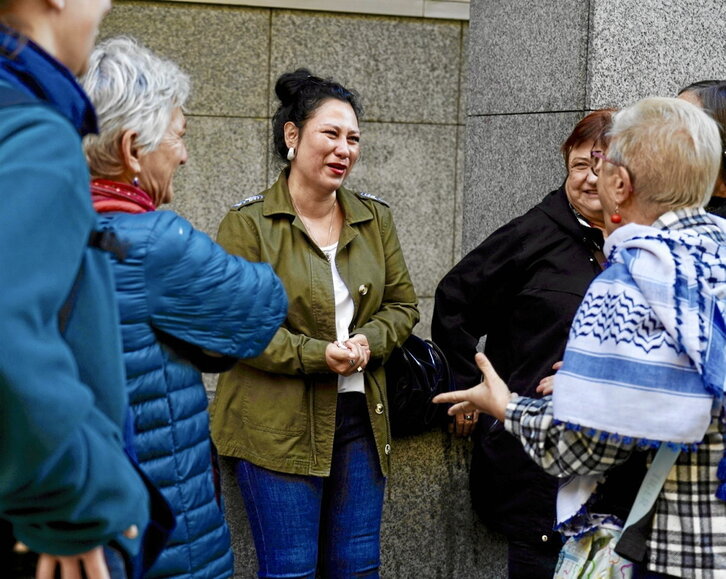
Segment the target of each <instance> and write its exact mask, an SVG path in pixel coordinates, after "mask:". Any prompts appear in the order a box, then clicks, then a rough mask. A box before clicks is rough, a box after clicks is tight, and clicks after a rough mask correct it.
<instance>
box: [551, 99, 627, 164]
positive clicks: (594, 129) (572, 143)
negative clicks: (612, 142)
mask: <svg viewBox="0 0 726 579" xmlns="http://www.w3.org/2000/svg"><path fill="white" fill-rule="evenodd" d="M616 111H617V109H600V110H597V111H593V112H591V113H590V114H589V115H586V116H585V117H583V118H582V119H581V120H580V122H579V123H577V124H576V125H575V128H574V129H572V132H571V133H570V136H569V137H567V139H566V140H565V142H564V143H562V146H561V147H560V151H561V152H562V157H563V158H564V159H565V166H566V167H567V166H568V163H569V161H570V153H571V152H572V149H574V148H575V147H577V146H579V145H581V144H582V143H586V142H587V141H595V143H599V144H601V145H603V148H606V146H607V143H608V140H609V139H608V136H607V131H608V129H609V128H610V125H612V122H613V113H615V112H616Z"/></svg>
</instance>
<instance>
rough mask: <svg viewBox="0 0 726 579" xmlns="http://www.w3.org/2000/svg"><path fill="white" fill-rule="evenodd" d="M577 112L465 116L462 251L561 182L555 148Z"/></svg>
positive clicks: (559, 158) (561, 165) (562, 170)
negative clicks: (466, 124)
mask: <svg viewBox="0 0 726 579" xmlns="http://www.w3.org/2000/svg"><path fill="white" fill-rule="evenodd" d="M581 117H582V115H581V114H580V113H557V114H555V113H551V114H529V115H502V116H488V117H475V118H472V119H470V121H469V125H468V134H467V151H468V155H469V156H468V157H467V159H466V175H465V185H464V228H463V229H464V238H463V243H462V251H463V252H464V253H468V252H469V251H471V250H472V249H473V248H474V247H476V246H477V245H478V244H479V243H480V242H481V241H483V240H484V239H485V238H486V237H487V236H488V235H489V234H490V233H492V232H493V231H494V230H495V229H497V228H498V227H500V226H501V225H504V224H505V223H507V222H508V221H510V220H511V219H513V218H514V217H517V216H518V215H521V214H522V213H524V212H526V211H527V210H528V209H530V208H531V207H532V206H534V205H535V204H536V203H538V202H539V201H540V200H541V199H542V198H543V197H544V196H545V195H546V194H547V193H549V192H550V191H552V190H554V189H557V188H558V187H559V186H560V185H561V184H562V182H563V181H564V179H565V176H566V170H565V167H564V163H563V161H562V156H561V155H560V152H559V148H560V145H561V144H562V142H563V141H564V140H565V139H566V138H567V136H568V135H569V134H570V132H571V131H572V129H573V127H574V126H575V124H576V123H577V121H578V120H579V119H580V118H581Z"/></svg>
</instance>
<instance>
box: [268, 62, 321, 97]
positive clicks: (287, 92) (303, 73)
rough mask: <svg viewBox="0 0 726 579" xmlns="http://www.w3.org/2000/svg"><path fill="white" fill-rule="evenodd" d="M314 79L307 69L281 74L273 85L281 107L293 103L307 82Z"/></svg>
mask: <svg viewBox="0 0 726 579" xmlns="http://www.w3.org/2000/svg"><path fill="white" fill-rule="evenodd" d="M310 78H315V77H313V75H312V74H311V73H310V71H309V70H308V69H307V68H298V69H297V70H296V71H294V72H286V73H284V74H281V75H280V77H279V78H278V79H277V82H276V83H275V94H276V95H277V98H278V99H280V102H281V103H282V104H283V106H285V105H288V104H290V103H292V102H294V101H295V100H296V99H297V95H298V93H299V92H300V89H302V88H303V87H304V86H305V85H306V84H307V83H308V81H309V79H310Z"/></svg>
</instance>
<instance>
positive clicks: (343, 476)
mask: <svg viewBox="0 0 726 579" xmlns="http://www.w3.org/2000/svg"><path fill="white" fill-rule="evenodd" d="M235 474H236V476H237V482H238V484H239V486H240V490H241V491H242V498H243V499H244V503H245V508H246V510H247V516H248V518H249V521H250V526H251V528H252V536H253V538H254V542H255V549H256V551H257V561H258V564H259V570H258V576H259V577H280V578H282V577H285V578H310V579H313V578H314V577H316V572H317V573H319V574H320V575H319V576H320V577H322V578H323V579H343V578H350V577H361V578H377V577H378V569H379V567H380V529H381V514H382V510H383V494H384V488H385V483H386V480H385V478H384V477H383V475H382V473H381V469H380V465H379V462H378V454H377V451H376V447H375V443H374V440H373V431H372V429H371V423H370V417H369V416H368V408H367V405H366V400H365V395H364V394H362V393H345V394H339V395H338V408H337V413H336V429H335V438H334V441H333V461H332V467H331V472H330V476H329V477H316V476H301V475H291V474H285V473H280V472H275V471H271V470H268V469H265V468H261V467H259V466H255V465H253V464H251V463H250V462H248V461H246V460H239V461H238V462H237V463H236V465H235Z"/></svg>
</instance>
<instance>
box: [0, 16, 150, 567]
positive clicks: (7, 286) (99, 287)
mask: <svg viewBox="0 0 726 579" xmlns="http://www.w3.org/2000/svg"><path fill="white" fill-rule="evenodd" d="M16 43H17V37H16V35H14V34H13V33H12V31H9V30H7V29H5V28H0V45H2V47H3V48H4V49H5V52H2V53H0V86H3V87H6V88H7V87H10V88H12V89H13V90H17V91H18V92H20V93H24V94H27V95H28V96H29V97H30V102H29V103H27V104H19V105H14V106H4V107H1V108H0V184H2V190H1V191H0V519H3V520H6V521H9V522H10V523H12V526H13V531H14V534H15V536H16V537H17V538H18V539H19V540H21V541H23V542H24V543H25V544H26V545H28V546H29V547H30V548H31V549H32V550H34V551H38V552H45V553H53V554H59V555H64V554H75V553H80V552H84V551H87V550H89V549H91V548H93V547H96V546H98V545H101V544H107V543H110V542H113V541H115V542H117V543H123V544H124V546H125V547H126V548H127V550H128V551H129V552H134V551H136V550H137V548H138V544H139V543H140V540H138V539H137V540H134V541H129V540H126V539H124V538H123V536H122V534H121V533H122V532H123V531H124V530H125V529H127V528H128V527H129V526H130V525H132V524H136V525H137V526H138V527H139V529H140V530H141V531H143V529H144V528H145V527H146V524H147V520H148V517H149V512H148V511H149V508H148V495H147V493H146V490H145V486H144V484H143V482H142V481H141V479H140V478H139V476H138V474H137V472H136V470H135V469H134V467H133V466H132V465H131V463H130V462H129V461H128V459H127V457H126V455H125V453H124V442H123V437H122V427H123V423H124V420H125V418H126V415H127V406H126V400H127V397H126V392H125V388H124V374H123V365H122V359H121V343H120V335H119V329H118V328H119V326H118V314H117V312H116V302H115V300H114V296H113V279H112V277H111V269H110V264H109V260H108V256H107V255H106V254H105V252H103V251H100V250H98V249H94V248H92V247H90V246H89V244H88V240H89V235H90V234H91V232H92V231H93V230H94V229H95V226H96V222H97V216H96V214H95V213H94V211H93V208H92V206H91V199H90V191H89V186H88V169H87V166H86V161H85V157H84V155H83V151H82V148H81V134H82V133H84V132H85V131H86V130H88V129H90V130H92V129H93V128H94V127H95V115H94V113H93V109H92V107H90V104H89V103H88V101H87V99H86V97H85V95H84V94H83V91H82V90H81V89H80V87H79V86H78V85H77V83H76V82H75V80H74V79H73V76H72V75H71V73H70V72H69V71H68V70H67V69H65V67H63V66H62V65H61V64H60V63H59V62H57V61H55V60H54V59H53V58H52V57H51V56H50V55H48V54H47V53H45V52H44V51H43V50H42V49H40V48H39V47H38V46H37V45H35V44H33V43H32V41H27V42H25V43H24V44H23V45H22V46H20V47H18V46H15V44H16ZM79 271H81V277H80V278H79V283H78V284H77V286H76V287H77V290H78V292H77V297H76V299H75V306H74V308H73V311H72V314H71V316H70V318H69V319H68V324H67V328H66V331H65V332H64V333H62V332H61V331H60V328H59V313H60V310H61V309H62V308H63V306H64V305H65V304H66V303H67V301H68V296H69V294H70V293H71V289H72V288H73V287H74V282H75V280H76V277H77V274H78V272H79Z"/></svg>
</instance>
